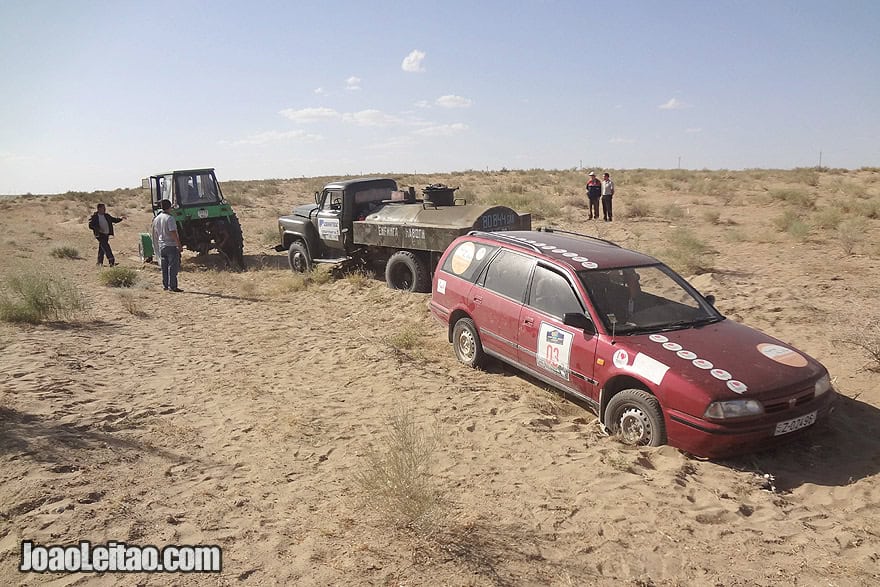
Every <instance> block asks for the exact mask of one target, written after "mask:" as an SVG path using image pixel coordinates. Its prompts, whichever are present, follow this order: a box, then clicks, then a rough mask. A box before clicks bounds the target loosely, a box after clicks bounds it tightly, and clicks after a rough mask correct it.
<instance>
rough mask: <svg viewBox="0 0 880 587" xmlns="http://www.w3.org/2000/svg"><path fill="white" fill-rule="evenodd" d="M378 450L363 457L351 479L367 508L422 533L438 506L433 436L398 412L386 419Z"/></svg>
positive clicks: (404, 411) (407, 413) (406, 412)
mask: <svg viewBox="0 0 880 587" xmlns="http://www.w3.org/2000/svg"><path fill="white" fill-rule="evenodd" d="M383 429H384V435H383V437H382V438H381V441H380V446H378V447H373V448H372V449H371V450H370V451H369V452H367V454H366V460H365V465H364V466H363V467H362V469H361V470H360V471H359V472H358V473H357V474H356V476H355V479H356V481H357V483H358V485H359V486H360V488H361V489H362V491H363V492H364V498H365V501H366V503H367V505H368V506H369V507H371V508H372V509H374V510H376V511H378V512H380V513H381V514H383V515H384V516H385V517H387V518H388V519H389V520H390V521H392V523H394V524H395V525H398V526H400V527H409V528H414V529H425V528H427V527H430V526H431V525H432V524H431V522H432V521H433V520H432V514H435V513H438V512H439V510H440V506H441V493H440V490H439V488H438V486H437V483H436V481H435V478H434V477H433V476H432V474H431V468H432V466H433V465H434V460H435V458H434V454H435V451H436V447H437V440H436V439H437V435H436V432H434V431H431V432H425V431H424V430H422V429H421V428H420V427H419V426H418V425H417V424H416V422H415V419H414V417H413V415H412V412H411V411H409V410H407V409H404V408H401V409H398V410H397V411H395V412H394V413H392V414H391V415H390V416H389V417H388V421H387V423H386V425H385V426H384V427H383Z"/></svg>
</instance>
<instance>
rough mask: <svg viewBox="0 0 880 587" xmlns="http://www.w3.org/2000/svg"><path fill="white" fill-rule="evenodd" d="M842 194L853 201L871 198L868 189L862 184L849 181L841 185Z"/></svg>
mask: <svg viewBox="0 0 880 587" xmlns="http://www.w3.org/2000/svg"><path fill="white" fill-rule="evenodd" d="M839 191H840V193H841V194H843V195H844V196H845V197H847V198H850V199H852V200H865V199H868V198H870V197H871V194H870V193H869V192H868V188H867V187H866V186H865V185H864V184H861V183H855V182H852V181H848V182H846V183H844V184H843V185H841V187H840V190H839Z"/></svg>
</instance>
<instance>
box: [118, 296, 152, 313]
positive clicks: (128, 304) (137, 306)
mask: <svg viewBox="0 0 880 587" xmlns="http://www.w3.org/2000/svg"><path fill="white" fill-rule="evenodd" d="M119 301H120V303H121V304H122V307H123V309H124V310H125V311H126V312H128V313H129V314H131V315H132V316H136V317H138V318H146V317H147V316H148V315H149V314H148V313H147V312H146V311H144V309H143V308H142V307H141V300H140V299H139V298H138V297H137V296H136V295H134V294H133V293H132V292H130V291H120V292H119Z"/></svg>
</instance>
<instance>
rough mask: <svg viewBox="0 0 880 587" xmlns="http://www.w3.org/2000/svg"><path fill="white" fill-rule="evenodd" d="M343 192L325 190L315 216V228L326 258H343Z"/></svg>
mask: <svg viewBox="0 0 880 587" xmlns="http://www.w3.org/2000/svg"><path fill="white" fill-rule="evenodd" d="M342 212H343V209H342V190H324V194H323V197H322V199H321V203H320V205H319V207H318V212H317V214H315V219H314V222H315V228H317V229H318V237H319V238H320V239H321V243H322V244H323V245H324V247H325V248H326V249H330V250H328V251H326V252H325V253H324V254H323V255H321V256H322V257H324V258H332V257H335V256H341V255H342V254H343V250H344V248H345V247H344V241H343V238H344V236H345V233H344V232H343V230H342V228H343V226H342Z"/></svg>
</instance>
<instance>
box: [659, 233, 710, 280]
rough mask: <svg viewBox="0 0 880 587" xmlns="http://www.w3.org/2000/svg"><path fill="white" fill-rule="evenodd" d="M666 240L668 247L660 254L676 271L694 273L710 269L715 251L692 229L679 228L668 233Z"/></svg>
mask: <svg viewBox="0 0 880 587" xmlns="http://www.w3.org/2000/svg"><path fill="white" fill-rule="evenodd" d="M667 242H668V243H669V248H667V249H666V250H665V251H663V252H662V253H661V256H662V258H663V259H664V260H665V261H666V262H667V264H669V265H670V266H671V267H672V268H673V269H675V270H676V271H679V272H680V273H685V274H688V275H694V274H698V273H705V272H707V271H709V270H711V268H712V260H713V258H714V256H715V254H716V253H715V251H713V250H712V249H710V248H709V246H708V245H706V243H704V242H703V241H701V240H700V239H699V238H697V236H696V235H695V234H694V233H693V232H692V231H690V230H688V229H686V228H679V229H677V230H675V231H673V232H671V233H670V234H669V236H668V239H667Z"/></svg>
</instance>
